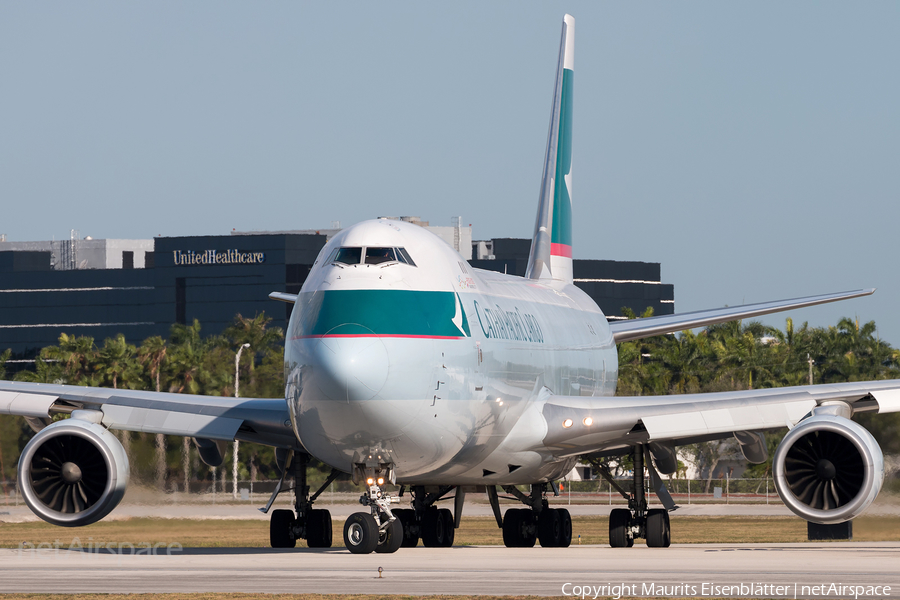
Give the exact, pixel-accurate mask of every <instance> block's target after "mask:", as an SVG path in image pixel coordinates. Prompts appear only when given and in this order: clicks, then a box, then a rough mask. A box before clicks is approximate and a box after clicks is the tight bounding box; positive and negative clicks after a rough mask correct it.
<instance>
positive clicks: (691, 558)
mask: <svg viewBox="0 0 900 600" xmlns="http://www.w3.org/2000/svg"><path fill="white" fill-rule="evenodd" d="M897 564H900V544H897V543H887V542H884V543H860V542H841V543H827V544H741V545H734V544H696V545H693V544H692V545H675V546H672V547H671V548H668V549H659V548H647V547H645V546H635V547H634V548H630V549H613V548H609V547H605V546H573V547H570V548H540V547H537V548H503V547H494V546H473V547H455V548H445V549H444V548H442V549H438V548H423V547H418V548H402V549H401V550H400V551H399V552H397V553H396V554H389V555H386V554H369V555H364V556H356V555H352V554H350V553H349V552H347V551H346V550H344V549H333V550H312V549H306V548H304V549H295V550H272V549H257V548H252V549H250V548H198V549H189V548H186V549H182V550H181V551H177V548H176V549H175V551H172V552H171V553H170V554H169V553H168V552H167V550H166V549H159V550H158V554H157V555H133V554H131V550H130V549H128V548H125V549H123V550H122V551H121V552H119V551H118V550H117V551H116V552H115V553H109V552H107V551H106V550H104V551H103V552H100V553H96V552H93V551H89V550H87V549H82V550H74V551H73V550H70V549H66V548H62V549H59V550H56V549H46V548H45V549H43V550H33V549H25V550H18V549H6V550H0V590H3V591H4V592H31V593H76V592H91V593H144V592H258V593H301V592H330V593H355V594H359V593H390V594H537V595H554V596H559V595H563V594H572V593H576V594H577V595H579V596H580V595H581V593H580V592H581V591H582V590H583V589H584V588H583V586H591V587H590V590H591V591H590V593H589V594H588V596H589V597H592V596H593V595H594V591H595V590H597V589H598V588H600V589H601V591H600V593H599V594H598V595H599V596H616V595H619V594H621V593H623V592H624V594H625V595H632V596H643V595H653V596H703V595H706V596H716V597H723V596H724V597H748V596H755V597H760V596H762V597H770V598H779V597H785V598H795V597H796V598H821V597H826V596H828V597H835V596H837V597H842V598H847V597H854V595H856V596H858V597H885V596H896V595H898V594H900V572H898V569H897V567H896V565H897ZM378 567H382V569H383V573H382V577H381V578H379V577H378ZM566 584H569V585H566ZM623 585H624V586H627V589H623V588H622V587H619V588H618V591H616V589H615V588H614V587H613V586H623ZM741 585H744V586H756V587H755V588H752V589H754V590H756V591H757V592H758V593H742V592H743V591H748V590H749V589H751V588H743V589H742V588H740V587H737V588H731V587H725V588H723V587H720V588H718V589H715V588H713V587H710V586H741ZM823 585H824V586H826V587H825V588H815V587H814V586H823ZM831 585H836V586H862V590H863V591H862V593H861V594H854V593H853V592H852V591H851V592H848V591H846V589H845V591H844V592H843V593H837V594H835V593H830V594H828V593H826V592H827V590H828V586H831ZM575 586H580V587H578V588H576V587H575ZM603 586H606V588H605V589H603ZM651 586H652V587H651ZM704 586H705V587H704ZM762 586H768V587H762ZM775 586H782V587H780V588H778V587H775ZM874 586H889V587H890V588H891V589H890V590H885V589H884V587H881V588H878V589H876V588H875V587H874ZM857 591H858V590H857Z"/></svg>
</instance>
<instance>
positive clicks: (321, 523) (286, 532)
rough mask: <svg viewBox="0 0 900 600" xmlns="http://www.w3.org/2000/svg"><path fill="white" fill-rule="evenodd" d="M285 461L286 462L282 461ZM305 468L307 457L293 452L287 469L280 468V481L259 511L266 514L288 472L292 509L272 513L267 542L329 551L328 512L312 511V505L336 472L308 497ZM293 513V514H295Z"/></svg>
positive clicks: (329, 523) (329, 519) (321, 510)
mask: <svg viewBox="0 0 900 600" xmlns="http://www.w3.org/2000/svg"><path fill="white" fill-rule="evenodd" d="M285 462H287V459H285ZM308 466H309V455H307V454H302V453H299V452H298V453H295V454H294V456H293V460H292V461H291V465H290V467H289V468H288V467H285V468H284V469H282V473H281V480H280V481H279V482H278V485H277V486H276V487H275V491H274V492H273V493H272V496H271V498H269V503H268V504H267V505H266V507H265V508H261V509H260V510H261V511H262V512H264V513H267V512H269V509H270V508H271V507H272V503H273V502H275V498H276V497H277V496H278V494H279V493H281V492H282V486H283V485H284V479H285V476H286V475H287V473H288V472H289V471H290V474H291V476H292V477H293V479H294V509H295V510H284V509H278V510H273V511H272V516H271V520H270V521H269V543H270V545H271V546H272V547H273V548H294V547H295V546H296V545H297V540H300V539H304V540H306V545H307V546H309V547H310V548H330V547H331V542H332V533H331V513H330V512H328V511H327V510H323V509H314V508H313V507H312V506H313V502H315V500H316V498H318V497H319V494H321V493H322V492H324V491H325V489H326V488H327V487H328V486H329V485H331V482H332V481H334V480H335V479H336V478H337V476H338V475H339V474H340V471H337V470H332V471H331V474H330V475H329V476H328V479H326V480H325V483H323V484H322V486H321V487H320V488H319V489H318V490H317V491H316V493H315V494H313V495H312V496H310V495H309V486H308V485H307V483H306V469H307V467H308ZM295 511H296V514H295Z"/></svg>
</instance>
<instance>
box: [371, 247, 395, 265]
mask: <svg viewBox="0 0 900 600" xmlns="http://www.w3.org/2000/svg"><path fill="white" fill-rule="evenodd" d="M386 262H397V255H396V253H395V252H394V249H393V248H366V264H367V265H380V264H382V263H386Z"/></svg>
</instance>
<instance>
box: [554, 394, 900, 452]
mask: <svg viewBox="0 0 900 600" xmlns="http://www.w3.org/2000/svg"><path fill="white" fill-rule="evenodd" d="M827 402H843V403H846V404H847V405H849V407H850V408H851V410H852V411H853V412H854V413H856V412H872V411H878V412H879V413H886V412H898V411H900V380H885V381H865V382H856V383H833V384H820V385H806V386H797V387H784V388H768V389H763V390H743V391H737V392H717V393H703V394H679V395H674V396H613V397H605V398H601V397H596V398H587V397H582V396H553V395H549V396H548V397H547V399H546V400H545V402H544V404H543V408H542V415H543V417H544V420H545V421H546V423H547V433H546V435H545V437H544V439H543V445H544V447H545V448H548V449H550V450H551V451H553V452H554V454H556V455H558V456H575V455H578V454H586V453H590V452H598V451H603V450H605V449H609V448H615V447H625V446H630V445H633V444H645V443H648V442H674V443H676V445H681V444H687V443H693V442H695V441H702V440H704V439H716V438H722V437H727V436H729V435H731V434H733V433H736V432H742V431H759V430H764V429H777V428H782V427H789V428H790V427H793V426H794V425H796V424H797V423H798V422H799V421H800V420H801V419H803V418H804V417H805V416H806V415H807V414H808V413H809V412H810V411H811V410H812V409H813V408H815V407H817V406H821V405H822V404H824V403H827Z"/></svg>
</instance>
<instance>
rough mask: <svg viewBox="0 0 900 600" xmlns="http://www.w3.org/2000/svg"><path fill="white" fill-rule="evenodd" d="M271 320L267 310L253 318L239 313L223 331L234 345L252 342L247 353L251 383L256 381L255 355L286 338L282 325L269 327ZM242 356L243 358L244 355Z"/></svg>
mask: <svg viewBox="0 0 900 600" xmlns="http://www.w3.org/2000/svg"><path fill="white" fill-rule="evenodd" d="M271 322H272V319H271V317H267V316H266V313H265V312H261V313H259V314H257V315H256V316H255V317H253V318H247V317H244V316H243V315H241V314H240V313H238V314H237V315H235V317H234V322H233V323H232V324H231V325H230V326H229V327H228V328H227V329H225V331H224V332H223V336H224V337H225V338H226V339H227V340H229V341H230V342H231V346H232V347H239V346H241V345H243V344H250V352H248V353H247V354H246V355H245V356H247V357H248V358H247V360H248V361H249V367H250V381H249V383H250V385H253V384H254V383H255V382H256V380H255V377H254V363H255V360H254V358H253V357H254V356H255V355H258V354H262V353H264V352H265V351H266V350H267V349H268V348H270V347H272V346H274V345H275V344H277V343H278V342H280V341H281V340H282V339H284V331H283V330H282V329H281V327H272V328H269V327H268V325H269V323H271ZM241 358H242V359H243V356H242V357H241Z"/></svg>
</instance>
